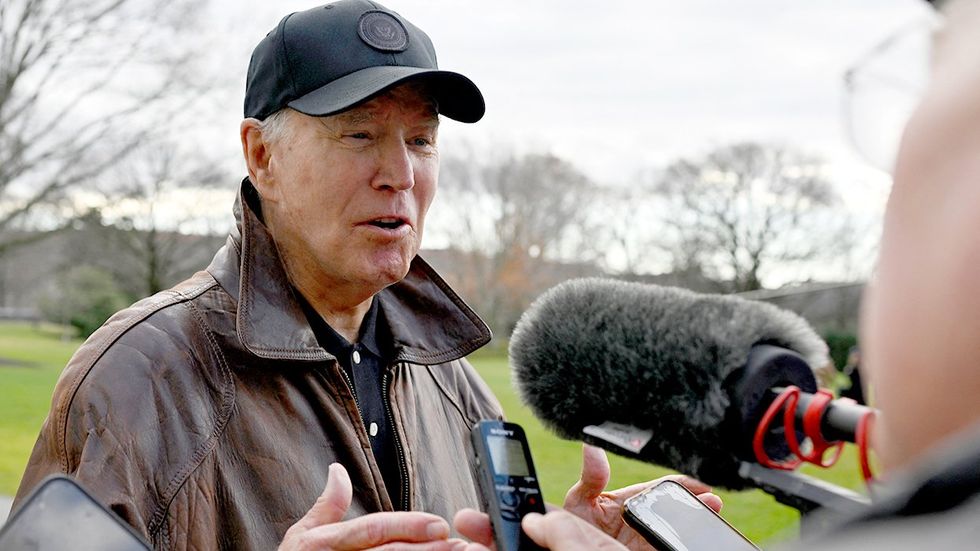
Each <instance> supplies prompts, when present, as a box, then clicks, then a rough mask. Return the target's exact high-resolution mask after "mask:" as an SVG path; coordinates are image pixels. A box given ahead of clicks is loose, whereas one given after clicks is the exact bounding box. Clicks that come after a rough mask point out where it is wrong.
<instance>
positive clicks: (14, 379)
mask: <svg viewBox="0 0 980 551" xmlns="http://www.w3.org/2000/svg"><path fill="white" fill-rule="evenodd" d="M78 344H79V342H78V341H71V340H68V341H65V340H63V339H62V335H61V333H60V331H59V330H58V329H56V328H46V327H43V326H42V327H33V326H31V325H27V324H15V323H0V360H13V361H15V362H26V363H29V364H30V365H28V366H20V367H11V366H9V365H6V364H4V365H0V494H6V495H11V494H12V493H13V492H14V491H15V490H16V488H17V484H18V481H19V480H20V476H21V474H22V472H23V470H24V466H25V465H26V463H27V458H28V455H29V454H30V451H31V448H32V447H33V445H34V440H35V438H36V437H37V433H38V430H39V429H40V427H41V423H42V422H43V421H44V417H45V415H46V414H47V411H48V408H49V406H50V398H51V391H52V389H53V388H54V384H55V382H56V380H57V378H58V373H59V372H60V371H61V368H62V367H63V366H64V365H65V363H66V362H67V360H68V358H69V356H70V355H71V353H72V352H73V351H74V349H75V348H76V347H77V346H78ZM471 359H472V361H473V364H474V365H475V366H476V368H477V369H478V370H479V371H480V374H481V375H482V376H483V378H484V379H486V381H487V383H488V384H489V385H490V386H491V388H493V390H494V392H495V393H496V394H497V397H498V398H499V399H500V401H501V403H502V404H503V406H504V410H505V411H506V412H507V416H508V418H509V419H510V420H511V421H514V422H516V423H520V424H521V425H522V426H523V427H524V429H525V430H526V432H527V435H528V439H529V440H530V442H531V449H532V452H533V454H534V461H535V465H536V467H537V470H538V474H539V475H540V477H541V479H542V490H543V492H544V495H545V498H546V499H548V501H550V502H552V503H558V504H560V503H561V501H562V499H563V498H564V495H565V491H566V490H567V489H568V488H569V487H570V486H571V485H572V484H573V483H574V482H575V481H576V480H578V475H579V469H580V468H581V444H579V443H578V442H570V441H565V440H560V439H558V438H556V437H555V436H554V435H552V434H551V433H550V432H548V431H547V429H545V428H544V427H543V426H542V425H541V423H539V422H538V421H537V420H536V419H535V418H534V417H533V416H532V415H531V412H530V410H529V409H528V408H527V407H525V406H524V405H522V404H521V403H520V401H519V400H518V398H517V396H516V394H515V393H514V391H513V388H512V387H511V384H510V372H509V368H508V366H507V359H506V357H505V356H504V355H503V353H502V352H497V353H493V352H488V353H478V354H477V355H475V356H474V357H473V358H471ZM610 463H611V464H612V474H613V477H612V481H611V483H610V487H611V488H618V487H621V486H626V485H629V484H633V483H636V482H640V481H644V480H649V479H651V478H656V477H658V476H661V475H663V474H667V473H668V472H669V471H666V470H664V469H660V468H658V467H654V466H652V465H648V464H645V463H640V462H637V461H633V460H629V459H623V458H620V457H616V456H610ZM805 472H807V473H808V474H812V475H817V476H819V477H821V478H823V479H825V480H829V481H831V482H834V483H836V484H840V485H843V486H847V487H850V488H859V487H860V485H861V482H860V477H859V475H858V470H857V466H856V461H855V455H854V453H853V450H849V453H845V456H844V458H843V459H842V460H841V464H839V465H838V466H837V467H835V468H834V469H831V470H829V471H828V470H819V469H812V470H806V471H805ZM719 494H720V495H722V497H723V499H724V500H725V509H724V516H725V517H726V518H727V519H728V520H729V522H731V523H732V524H734V525H735V526H737V527H738V528H739V529H740V530H742V532H744V533H745V534H746V535H747V536H748V537H749V538H751V539H753V540H754V541H756V542H760V543H767V542H768V543H771V542H773V541H775V539H779V538H780V537H792V536H794V535H795V534H796V531H797V521H798V515H797V514H796V512H795V510H793V509H790V508H788V507H785V506H783V505H780V504H778V503H776V502H775V501H774V500H773V499H772V498H771V497H769V496H768V495H767V494H765V493H763V492H760V491H752V492H741V493H728V492H719Z"/></svg>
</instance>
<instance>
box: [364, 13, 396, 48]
mask: <svg viewBox="0 0 980 551" xmlns="http://www.w3.org/2000/svg"><path fill="white" fill-rule="evenodd" d="M357 34H358V35H359V36H360V37H361V40H363V41H364V43H365V44H367V45H368V46H370V47H372V48H374V49H375V50H380V51H382V52H403V51H405V49H406V48H408V32H406V31H405V26H404V25H402V22H401V21H399V20H398V18H397V17H395V16H394V15H392V14H390V13H388V12H384V11H378V10H372V11H368V12H364V14H363V15H361V20H360V21H359V22H358V24H357Z"/></svg>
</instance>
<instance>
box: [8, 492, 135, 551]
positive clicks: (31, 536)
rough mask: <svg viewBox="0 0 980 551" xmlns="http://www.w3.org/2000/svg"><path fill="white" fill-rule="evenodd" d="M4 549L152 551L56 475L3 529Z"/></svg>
mask: <svg viewBox="0 0 980 551" xmlns="http://www.w3.org/2000/svg"><path fill="white" fill-rule="evenodd" d="M0 549H4V550H6V549H36V550H38V551H55V550H62V549H73V550H76V551H149V549H150V547H149V546H148V545H146V543H145V542H144V541H143V539H142V538H141V537H140V536H139V535H138V534H137V533H136V532H135V531H134V530H133V529H132V528H131V527H130V526H129V525H128V524H126V522H125V521H123V520H122V519H120V518H119V517H118V516H116V514H115V513H113V512H112V511H110V510H109V509H107V508H105V507H104V506H103V505H102V504H101V503H99V502H98V501H96V500H95V498H93V497H92V496H91V495H89V494H88V492H86V491H85V490H84V489H82V487H81V486H79V485H78V484H77V483H76V482H75V481H74V480H72V479H71V478H68V477H66V476H60V475H56V476H51V477H48V478H46V479H44V480H43V481H41V483H40V484H38V486H37V488H35V489H34V491H33V492H31V494H30V495H29V496H27V498H26V499H25V500H24V502H23V504H21V506H20V507H18V508H17V510H16V511H14V513H13V515H11V517H10V518H8V519H7V523H6V524H4V525H3V527H2V529H0Z"/></svg>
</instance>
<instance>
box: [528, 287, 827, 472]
mask: <svg viewBox="0 0 980 551" xmlns="http://www.w3.org/2000/svg"><path fill="white" fill-rule="evenodd" d="M760 345H762V346H760ZM510 360H511V366H512V369H513V375H514V380H515V385H516V387H517V389H518V392H519V393H520V395H521V397H522V399H523V400H524V402H525V403H527V404H528V405H529V406H530V407H531V409H532V410H533V411H534V413H535V415H536V416H538V417H539V418H540V419H542V420H543V421H544V423H545V424H546V425H548V426H549V427H550V428H552V429H553V430H555V431H556V432H557V433H558V434H559V435H560V436H562V437H564V438H568V439H574V440H586V441H590V442H592V443H595V444H597V445H601V446H603V447H606V448H608V449H611V450H612V451H614V452H616V453H619V454H623V455H629V456H633V457H636V458H638V459H641V460H644V461H648V462H652V463H656V464H659V465H663V466H666V467H669V468H672V469H674V470H678V471H681V472H684V473H688V474H690V475H693V476H695V477H698V478H700V479H701V480H703V481H705V482H707V483H709V484H713V485H717V486H722V487H727V488H731V489H742V488H745V487H748V486H750V485H751V484H750V483H749V482H748V481H746V480H745V479H744V478H742V477H741V476H740V475H739V465H740V463H741V462H742V461H754V460H755V459H754V456H753V455H752V450H751V435H752V434H753V433H754V431H755V427H756V425H757V424H758V419H759V418H760V417H761V416H762V413H763V412H764V411H765V409H766V408H767V407H768V404H770V403H771V402H772V398H773V394H772V391H771V389H773V388H776V387H785V386H788V385H795V386H797V387H800V388H801V389H802V390H803V391H804V392H809V393H812V392H814V391H815V390H816V380H815V378H814V376H813V370H812V366H818V365H823V364H824V363H826V361H827V347H826V345H825V344H824V343H823V341H822V340H821V339H820V338H819V337H818V336H817V335H816V333H815V332H814V331H813V329H811V328H810V327H809V325H808V324H807V323H806V322H805V321H804V320H803V319H802V318H801V317H799V316H797V315H796V314H793V313H791V312H787V311H784V310H780V309H779V308H776V307H775V306H772V305H770V304H766V303H760V302H753V301H748V300H745V299H740V298H737V297H733V296H720V295H701V294H697V293H693V292H691V291H687V290H684V289H677V288H668V287H658V286H653V285H644V284H636V283H625V282H619V281H612V280H602V279H581V280H572V281H569V282H566V283H563V284H561V285H559V286H557V287H555V288H553V289H551V290H549V291H547V292H546V293H545V294H543V295H542V296H541V297H539V298H538V300H536V301H535V303H534V304H532V305H531V307H530V308H529V309H528V311H527V312H525V314H524V315H523V316H522V318H521V320H520V322H518V324H517V327H516V328H515V331H514V334H513V337H512V339H511V345H510ZM607 422H613V423H621V424H624V425H631V426H634V427H638V428H641V429H648V430H650V431H652V433H653V437H652V439H650V441H649V443H647V444H646V445H645V446H644V447H643V448H642V449H641V450H640V451H639V452H636V453H624V450H622V449H619V448H616V447H614V446H611V445H610V444H609V443H607V442H604V441H602V440H596V439H593V438H590V437H587V436H583V432H582V430H583V428H584V427H586V426H589V425H601V424H603V423H607ZM778 432H779V431H778V429H776V430H773V431H771V433H770V434H768V435H767V437H766V439H765V442H766V450H767V453H768V454H769V456H770V457H772V458H773V459H777V460H778V459H781V458H784V457H786V456H787V454H788V453H789V451H788V448H787V446H786V443H785V438H783V437H781V435H780V434H778ZM747 435H748V436H747Z"/></svg>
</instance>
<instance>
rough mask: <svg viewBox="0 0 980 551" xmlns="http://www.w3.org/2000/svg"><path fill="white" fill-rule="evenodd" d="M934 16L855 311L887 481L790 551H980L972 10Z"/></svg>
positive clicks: (547, 518) (564, 538) (955, 6)
mask: <svg viewBox="0 0 980 551" xmlns="http://www.w3.org/2000/svg"><path fill="white" fill-rule="evenodd" d="M939 4H941V5H940V8H941V13H942V17H941V18H940V19H941V21H939V22H938V25H937V27H938V28H937V29H936V30H935V33H934V37H933V49H932V56H931V60H932V63H931V66H932V71H931V75H930V79H929V83H928V86H927V89H926V91H925V93H924V95H923V96H922V99H921V100H920V102H919V103H918V107H917V108H916V109H915V111H914V113H913V114H912V116H911V118H910V119H909V120H908V123H907V124H906V125H905V130H904V133H903V137H902V140H901V145H900V149H899V152H898V155H897V161H896V163H895V165H894V184H893V187H892V190H891V195H890V197H889V200H888V206H887V209H886V214H885V224H884V229H883V234H882V244H881V251H880V255H879V261H878V271H877V275H876V277H875V279H874V281H873V282H872V284H871V285H870V288H869V293H868V297H867V299H866V302H865V304H864V305H863V309H862V327H861V342H862V353H863V358H862V364H861V365H862V367H864V368H865V375H866V376H867V378H868V381H869V387H870V388H871V389H873V391H874V398H875V403H876V405H877V406H878V408H879V409H880V412H881V414H880V416H879V418H878V422H877V423H876V426H875V427H874V443H875V448H876V450H877V452H878V455H879V458H880V460H881V462H882V464H883V467H884V469H885V476H886V478H885V480H884V483H883V484H882V486H881V487H880V489H879V492H876V496H875V498H876V499H875V501H874V503H873V505H872V506H871V507H870V508H869V510H867V511H865V512H864V513H862V514H861V515H859V516H857V517H855V518H852V519H849V520H847V521H844V522H842V523H841V524H840V525H839V526H836V527H835V528H834V530H833V531H832V532H830V533H827V534H822V535H817V536H815V537H813V538H809V539H807V540H804V541H801V542H799V543H797V544H795V545H793V546H792V547H794V548H798V549H811V548H820V549H827V550H830V549H834V550H843V549H854V550H858V549H976V548H977V547H978V545H980V522H978V521H977V519H978V518H980V399H978V398H977V397H978V396H980V277H978V274H977V272H978V270H980V0H949V1H947V2H940V3H939ZM892 82H895V81H894V80H893V81H892ZM523 526H524V528H525V530H526V531H527V533H528V534H529V535H530V536H531V538H532V539H533V540H535V541H536V542H538V543H539V544H541V545H543V546H545V547H548V548H550V549H554V550H557V551H570V550H583V549H620V548H621V546H619V544H618V543H617V542H615V541H613V540H612V539H611V538H609V537H608V536H606V535H605V534H603V533H601V532H600V531H598V530H595V529H594V528H593V527H591V526H588V525H587V524H585V523H583V522H582V521H581V520H579V519H577V518H576V517H574V516H573V515H570V514H567V513H566V512H554V513H548V514H547V515H544V516H541V515H531V516H529V517H528V518H526V519H525V520H524V524H523ZM471 548H472V549H480V548H481V547H480V546H479V545H476V544H474V545H473V546H472V547H471Z"/></svg>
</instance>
